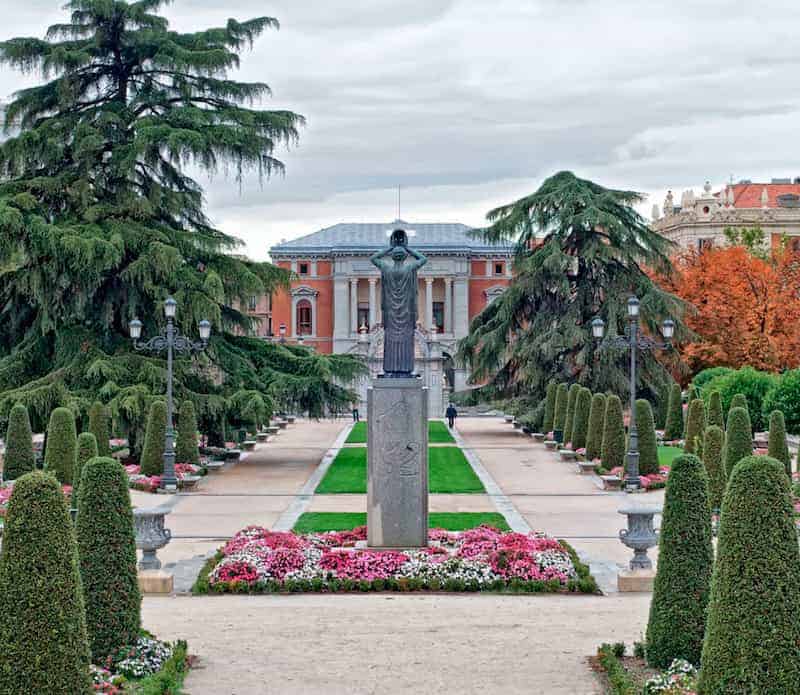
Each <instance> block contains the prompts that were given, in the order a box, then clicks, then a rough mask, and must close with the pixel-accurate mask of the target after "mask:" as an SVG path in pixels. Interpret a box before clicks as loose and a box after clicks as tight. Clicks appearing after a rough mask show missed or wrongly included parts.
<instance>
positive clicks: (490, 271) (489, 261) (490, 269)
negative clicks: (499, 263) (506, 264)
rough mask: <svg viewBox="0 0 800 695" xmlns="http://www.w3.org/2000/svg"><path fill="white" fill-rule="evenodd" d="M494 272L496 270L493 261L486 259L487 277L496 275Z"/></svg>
mask: <svg viewBox="0 0 800 695" xmlns="http://www.w3.org/2000/svg"><path fill="white" fill-rule="evenodd" d="M493 270H494V268H492V259H491V258H487V259H486V275H487V276H492V275H494V273H493V272H492V271H493Z"/></svg>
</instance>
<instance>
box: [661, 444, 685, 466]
mask: <svg viewBox="0 0 800 695" xmlns="http://www.w3.org/2000/svg"><path fill="white" fill-rule="evenodd" d="M682 453H683V449H681V448H680V447H677V446H660V447H658V465H659V466H671V465H672V462H673V461H674V460H675V459H676V458H677V457H678V456H680V455H681V454H682Z"/></svg>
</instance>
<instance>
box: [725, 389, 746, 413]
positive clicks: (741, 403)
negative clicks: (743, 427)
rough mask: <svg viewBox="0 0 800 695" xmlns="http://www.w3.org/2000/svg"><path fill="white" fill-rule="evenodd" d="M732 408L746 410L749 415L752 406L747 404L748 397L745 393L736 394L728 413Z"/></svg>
mask: <svg viewBox="0 0 800 695" xmlns="http://www.w3.org/2000/svg"><path fill="white" fill-rule="evenodd" d="M731 408H744V409H745V410H746V411H747V414H748V415H749V414H750V406H749V405H748V404H747V396H745V395H744V394H743V393H736V394H734V396H733V398H731V405H730V408H729V409H728V412H730V410H731Z"/></svg>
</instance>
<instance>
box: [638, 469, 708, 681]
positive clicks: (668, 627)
mask: <svg viewBox="0 0 800 695" xmlns="http://www.w3.org/2000/svg"><path fill="white" fill-rule="evenodd" d="M710 511H711V510H710V507H709V504H708V477H707V475H706V471H705V468H704V467H703V463H702V462H701V461H700V459H699V458H697V457H696V456H693V455H691V454H684V455H683V456H679V457H678V458H676V459H675V460H674V461H673V463H672V469H671V470H670V474H669V478H668V479H667V489H666V493H665V496H664V513H663V516H662V521H661V532H660V534H659V540H658V571H657V573H656V579H655V583H654V585H653V599H652V601H651V602H650V620H649V621H648V623H647V639H646V654H647V663H649V664H650V665H651V666H652V667H654V668H659V669H666V668H668V667H669V665H670V664H671V663H672V660H673V659H686V661H688V662H690V663H692V664H695V665H697V664H699V663H700V653H701V651H702V648H703V632H704V630H705V622H706V607H707V605H708V596H709V589H710V583H711V570H712V567H713V564H714V549H713V547H712V545H711V513H710Z"/></svg>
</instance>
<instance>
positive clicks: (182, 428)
mask: <svg viewBox="0 0 800 695" xmlns="http://www.w3.org/2000/svg"><path fill="white" fill-rule="evenodd" d="M175 461H176V462H177V463H192V464H194V465H198V464H199V463H200V449H199V448H198V446H197V418H196V417H195V414H194V403H192V402H191V401H184V402H183V403H181V408H180V410H179V411H178V442H177V446H176V447H175Z"/></svg>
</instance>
